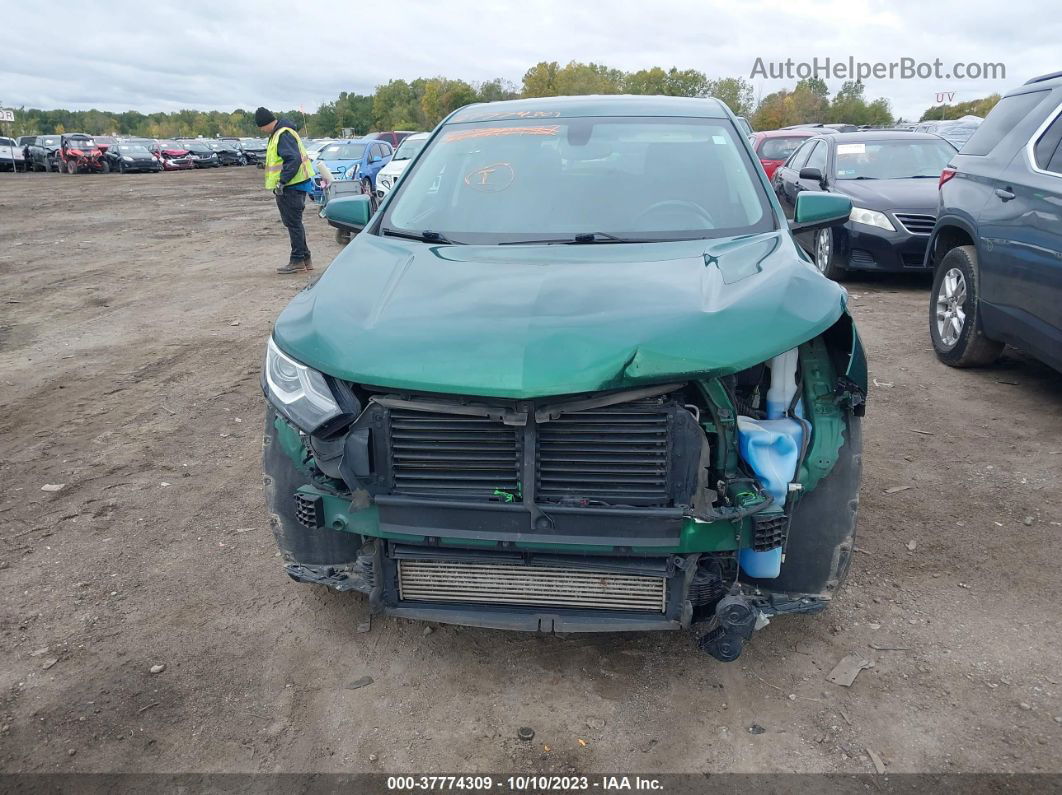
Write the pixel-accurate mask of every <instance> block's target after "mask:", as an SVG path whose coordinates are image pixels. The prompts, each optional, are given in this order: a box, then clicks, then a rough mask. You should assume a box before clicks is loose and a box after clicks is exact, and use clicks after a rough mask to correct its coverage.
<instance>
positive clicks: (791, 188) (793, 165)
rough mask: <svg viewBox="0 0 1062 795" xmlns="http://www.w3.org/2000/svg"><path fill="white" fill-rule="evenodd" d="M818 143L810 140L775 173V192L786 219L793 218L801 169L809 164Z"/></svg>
mask: <svg viewBox="0 0 1062 795" xmlns="http://www.w3.org/2000/svg"><path fill="white" fill-rule="evenodd" d="M817 141H818V139H816V138H809V139H808V140H807V141H805V142H804V143H803V144H802V145H801V146H800V148H799V149H797V150H796V151H795V152H793V154H792V155H790V157H789V159H788V160H787V161H785V163H783V164H782V165H781V166H779V167H778V170H777V171H775V172H774V190H775V193H777V194H778V200H779V201H780V202H781V203H782V210H784V211H785V217H786V218H792V217H793V207H794V206H795V203H796V195H797V193H799V190H798V189H797V182H798V181H799V176H800V169H801V168H802V167H803V166H804V163H806V162H807V159H808V155H810V154H811V150H812V149H813V148H814V146H815V144H816V143H817Z"/></svg>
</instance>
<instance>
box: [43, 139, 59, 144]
mask: <svg viewBox="0 0 1062 795" xmlns="http://www.w3.org/2000/svg"><path fill="white" fill-rule="evenodd" d="M43 145H44V146H59V139H58V138H45V139H43Z"/></svg>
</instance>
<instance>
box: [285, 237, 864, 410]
mask: <svg viewBox="0 0 1062 795" xmlns="http://www.w3.org/2000/svg"><path fill="white" fill-rule="evenodd" d="M845 299H846V293H845V292H844V290H843V289H842V288H841V287H840V286H839V285H837V284H835V283H834V282H831V281H829V280H828V279H826V278H824V277H823V276H822V275H821V274H819V273H818V272H817V271H816V270H815V269H814V267H813V266H812V265H810V264H809V263H807V262H806V261H805V260H804V259H803V258H801V257H800V256H799V255H798V253H797V250H796V244H795V243H794V241H793V239H792V237H791V236H790V235H789V234H788V232H785V231H779V232H772V233H767V234H761V235H752V236H747V237H740V238H727V239H720V240H693V241H679V242H669V243H651V244H623V245H613V244H591V245H577V246H440V245H432V244H426V243H421V242H419V241H410V240H401V239H397V238H383V237H379V236H376V235H372V234H366V233H363V234H360V235H358V236H357V237H356V238H355V239H354V240H353V241H352V242H351V243H350V245H348V246H347V248H346V249H345V250H344V251H343V252H342V253H341V254H340V255H339V256H338V257H337V258H336V260H335V261H334V262H333V263H332V264H331V265H330V266H329V268H328V270H327V271H326V272H325V274H324V275H323V276H322V277H321V278H320V280H318V281H317V283H316V284H315V285H313V286H312V287H310V288H308V289H307V290H304V291H303V292H301V293H299V294H298V295H297V296H296V297H295V298H294V299H293V300H292V301H291V303H289V304H288V306H287V307H286V308H285V309H284V311H283V312H282V313H281V315H280V317H279V318H278V320H277V322H276V326H275V329H274V338H275V340H276V342H277V345H278V346H280V348H281V349H283V350H284V351H285V352H287V353H288V354H289V355H291V356H293V357H295V358H296V359H298V360H300V361H302V362H304V363H305V364H308V365H310V366H311V367H314V368H316V369H318V370H321V371H322V372H324V373H328V374H330V375H333V376H335V377H337V378H343V379H347V380H350V381H354V382H357V383H364V384H370V385H374V386H382V387H390V388H394V389H406V390H415V391H425V392H440V393H449V394H461V395H478V396H483V397H501V398H517V399H519V398H534V397H544V396H551V395H566V394H574V393H581V392H595V391H600V390H606V389H619V388H626V387H633V386H637V385H643V384H646V383H653V382H661V381H667V380H671V379H693V378H698V379H704V378H711V377H714V376H718V375H723V374H727V373H732V372H736V371H738V370H741V369H744V368H746V367H750V366H752V365H754V364H757V363H758V362H762V361H764V360H765V359H768V358H770V357H771V356H774V355H776V354H778V353H781V352H783V351H786V350H789V349H790V348H793V347H795V346H797V345H799V344H801V343H803V342H806V341H807V340H809V339H812V338H813V337H815V336H817V335H818V334H820V333H822V332H823V331H825V330H826V329H827V328H828V327H829V326H831V325H832V324H833V323H834V322H835V321H836V320H837V319H838V318H839V317H840V316H841V314H842V312H844V311H845V308H844V303H845Z"/></svg>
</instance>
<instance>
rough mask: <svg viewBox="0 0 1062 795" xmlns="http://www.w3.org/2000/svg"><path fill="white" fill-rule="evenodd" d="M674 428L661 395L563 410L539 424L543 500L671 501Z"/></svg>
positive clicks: (539, 491) (660, 503)
mask: <svg viewBox="0 0 1062 795" xmlns="http://www.w3.org/2000/svg"><path fill="white" fill-rule="evenodd" d="M669 426H670V413H669V411H668V408H667V406H666V405H665V404H664V403H663V402H662V401H661V400H659V399H657V400H644V401H637V402H633V403H624V404H620V405H618V406H609V407H606V408H600V409H588V410H584V411H578V412H573V413H571V414H563V415H561V416H560V417H559V418H557V419H555V420H552V421H550V422H547V423H544V424H542V425H540V426H538V449H537V451H536V461H537V464H538V481H537V491H536V494H537V496H538V499H539V501H544V502H561V501H575V502H579V501H590V502H605V503H610V504H617V503H620V504H625V505H638V506H664V505H667V504H668V502H669V490H668V466H669V462H670V459H671V456H670V434H669V433H668V429H669Z"/></svg>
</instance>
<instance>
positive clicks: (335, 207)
mask: <svg viewBox="0 0 1062 795" xmlns="http://www.w3.org/2000/svg"><path fill="white" fill-rule="evenodd" d="M371 216H372V206H371V205H370V204H369V196H368V195H367V194H364V193H359V194H357V195H355V196H343V197H341V198H338V199H332V201H330V202H328V204H326V205H325V208H324V217H325V220H326V221H328V223H329V225H330V226H334V227H335V228H336V229H342V230H344V231H348V232H351V231H352V232H360V231H361V230H362V229H364V228H365V226H366V225H367V224H368V223H369V218H370V217H371Z"/></svg>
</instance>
